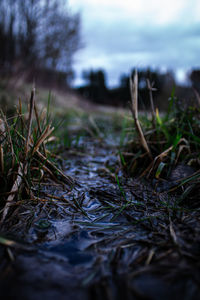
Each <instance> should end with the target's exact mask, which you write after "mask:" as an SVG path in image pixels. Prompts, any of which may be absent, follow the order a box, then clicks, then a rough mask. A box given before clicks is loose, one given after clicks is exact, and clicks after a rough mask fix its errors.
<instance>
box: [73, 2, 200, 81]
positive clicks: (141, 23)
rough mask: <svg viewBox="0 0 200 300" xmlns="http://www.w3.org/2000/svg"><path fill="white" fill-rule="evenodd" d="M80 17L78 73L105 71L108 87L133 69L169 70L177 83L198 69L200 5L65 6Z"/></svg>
mask: <svg viewBox="0 0 200 300" xmlns="http://www.w3.org/2000/svg"><path fill="white" fill-rule="evenodd" d="M68 3H69V6H70V8H71V10H72V11H73V12H77V11H79V12H80V14H81V17H82V39H83V43H84V45H85V46H84V48H83V49H82V50H80V51H79V52H78V53H77V55H76V57H75V65H74V67H75V70H76V73H77V76H78V77H77V80H76V84H79V83H81V72H82V70H88V69H91V68H93V69H98V68H103V69H105V70H106V73H107V79H108V83H109V85H110V86H114V85H117V84H118V82H119V77H120V74H122V73H125V74H128V73H129V72H130V70H131V69H132V68H133V67H137V68H140V67H147V66H151V67H153V68H160V69H161V70H166V69H173V70H175V71H176V74H177V76H178V78H179V80H184V73H185V72H186V71H188V70H189V69H190V68H192V67H200V0H167V1H166V0H162V1H161V0H68Z"/></svg>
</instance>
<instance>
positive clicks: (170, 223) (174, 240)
mask: <svg viewBox="0 0 200 300" xmlns="http://www.w3.org/2000/svg"><path fill="white" fill-rule="evenodd" d="M169 231H170V235H171V238H172V240H173V242H174V244H175V245H177V246H178V239H177V236H176V233H175V231H174V227H173V224H172V220H171V218H169Z"/></svg>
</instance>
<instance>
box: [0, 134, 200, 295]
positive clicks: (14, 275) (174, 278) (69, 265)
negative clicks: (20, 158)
mask: <svg viewBox="0 0 200 300" xmlns="http://www.w3.org/2000/svg"><path fill="white" fill-rule="evenodd" d="M118 144H119V141H118V137H116V139H103V140H102V139H98V138H97V139H96V140H94V139H93V138H89V137H82V140H81V139H80V141H79V147H77V148H75V149H73V150H72V149H66V150H65V151H63V153H62V159H63V160H62V165H63V168H64V171H65V172H66V174H68V175H70V176H72V177H73V178H74V179H76V181H77V183H78V185H76V186H75V187H74V188H73V189H72V190H68V189H66V187H65V186H63V187H61V186H58V185H56V184H55V185H54V184H52V183H48V182H46V183H44V184H43V185H42V184H41V186H40V187H38V186H36V187H35V189H36V190H38V191H39V190H40V191H39V193H40V196H41V195H42V194H44V198H45V196H46V195H49V197H47V199H48V200H47V201H44V202H42V203H32V204H30V203H29V202H26V201H24V202H23V203H22V204H21V205H20V206H19V207H17V208H15V212H14V214H15V218H13V219H12V221H9V222H11V223H12V224H10V223H8V224H5V226H4V228H3V231H4V232H3V235H4V236H5V237H6V238H7V239H11V240H14V241H16V242H17V244H16V245H17V246H16V245H13V246H12V245H11V246H5V245H1V246H0V257H1V264H0V276H1V277H0V279H1V284H0V287H1V295H3V298H2V299H27V300H29V299H30V300H32V299H34V300H35V299H44V297H46V299H48V300H49V299H58V300H59V299H63V300H64V299H65V300H67V299H81V300H84V299H86V300H90V299H99V300H100V299H106V300H107V299H108V300H115V299H119V300H120V299H152V300H153V299H155V300H157V299H158V300H160V299H163V300H164V299H171V300H172V299H185V300H187V299H188V300H189V299H193V300H196V299H199V298H200V289H199V286H200V260H199V258H200V215H199V212H198V210H195V211H193V210H190V211H189V210H186V209H183V208H182V207H179V206H178V205H177V203H176V201H175V196H174V195H169V194H168V192H167V191H168V189H169V182H168V183H166V184H163V183H162V184H160V183H159V184H158V183H156V182H144V181H143V180H141V179H140V180H139V179H132V178H128V177H126V176H125V174H123V172H122V168H121V165H120V160H119V158H118V149H117V145H118ZM115 174H117V177H116V176H115ZM172 176H175V175H173V174H172ZM172 179H173V180H174V178H172ZM171 184H172V180H171ZM50 195H52V198H51V197H50ZM53 196H54V197H53ZM11 225H12V226H11ZM6 226H7V227H6ZM10 228H11V229H10ZM8 229H9V230H8Z"/></svg>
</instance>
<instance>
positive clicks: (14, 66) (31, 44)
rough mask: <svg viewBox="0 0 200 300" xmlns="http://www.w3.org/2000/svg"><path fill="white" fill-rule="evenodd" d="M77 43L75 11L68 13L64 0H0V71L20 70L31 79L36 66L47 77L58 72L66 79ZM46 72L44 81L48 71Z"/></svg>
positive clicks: (77, 22) (78, 20) (64, 80)
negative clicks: (26, 73) (25, 72)
mask: <svg viewBox="0 0 200 300" xmlns="http://www.w3.org/2000/svg"><path fill="white" fill-rule="evenodd" d="M79 47H80V19H79V15H78V14H72V13H71V12H70V11H69V9H68V8H67V7H66V4H65V1H63V0H51V1H49V0H34V1H33V0H1V1H0V75H4V76H5V75H9V74H17V72H19V71H20V70H24V71H27V72H28V73H29V75H28V77H31V74H32V80H33V78H36V77H39V76H40V72H38V70H39V71H41V70H49V72H50V74H51V78H52V76H53V75H52V73H54V76H53V77H54V79H56V78H57V76H55V75H56V73H58V74H57V75H59V77H60V78H61V77H62V82H67V81H70V79H71V77H72V75H73V72H72V58H73V55H74V53H75V52H76V51H77V50H78V49H79ZM52 70H53V71H52ZM44 73H45V72H44V71H43V75H42V77H44ZM36 74H37V76H36V77H35V75H36ZM46 76H47V78H46V80H47V81H48V72H46Z"/></svg>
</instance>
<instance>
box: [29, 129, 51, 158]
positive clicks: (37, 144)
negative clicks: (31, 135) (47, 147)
mask: <svg viewBox="0 0 200 300" xmlns="http://www.w3.org/2000/svg"><path fill="white" fill-rule="evenodd" d="M53 130H54V127H53V128H50V125H48V126H47V127H46V129H45V130H44V132H43V133H42V135H41V136H40V138H39V139H38V141H37V143H36V145H35V146H34V148H33V152H32V155H33V154H34V153H35V152H36V151H37V150H38V149H39V147H40V145H41V144H43V143H44V140H45V139H46V138H47V137H48V136H50V134H51V133H52V132H53Z"/></svg>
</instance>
